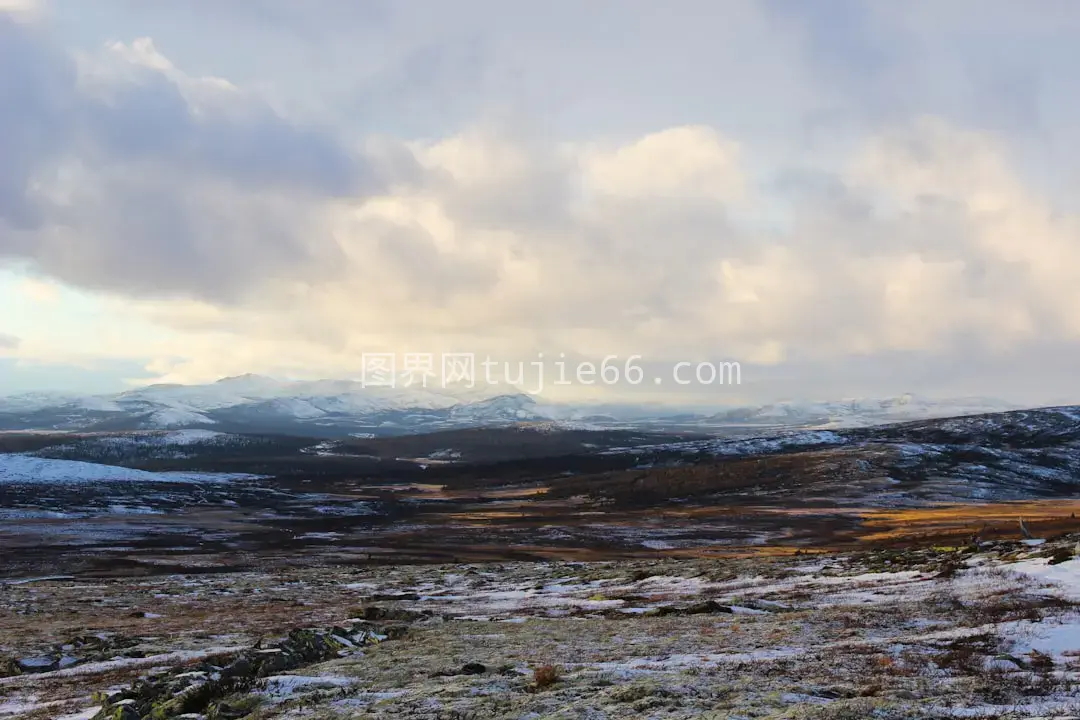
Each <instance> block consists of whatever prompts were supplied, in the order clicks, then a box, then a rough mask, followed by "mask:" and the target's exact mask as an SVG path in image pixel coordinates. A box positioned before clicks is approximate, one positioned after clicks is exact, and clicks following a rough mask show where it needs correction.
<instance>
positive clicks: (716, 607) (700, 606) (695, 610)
mask: <svg viewBox="0 0 1080 720" xmlns="http://www.w3.org/2000/svg"><path fill="white" fill-rule="evenodd" d="M682 612H683V614H686V615H712V614H714V613H727V614H733V613H734V612H735V611H734V610H732V609H731V608H730V607H729V606H727V605H721V604H720V603H718V602H716V601H715V600H706V601H705V602H701V603H696V604H694V605H691V606H690V607H688V608H685V609H684V610H683V611H682Z"/></svg>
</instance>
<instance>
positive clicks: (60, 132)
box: [0, 2, 1080, 393]
mask: <svg viewBox="0 0 1080 720" xmlns="http://www.w3.org/2000/svg"><path fill="white" fill-rule="evenodd" d="M206 7H207V10H208V12H209V11H212V8H211V7H210V5H207V6H206ZM268 7H270V6H268ZM273 7H277V4H276V3H275V4H274V5H273ZM395 7H396V6H390V5H387V6H386V7H385V8H384V9H383V12H381V13H380V14H379V16H378V17H377V18H376V19H375V20H373V22H375V23H376V24H377V25H378V27H379V29H380V32H384V31H385V32H386V33H388V34H389V35H390V36H391V39H390V40H387V46H386V48H387V54H388V55H394V56H395V57H397V58H399V59H400V60H401V63H400V64H399V65H397V66H395V65H394V64H393V63H390V64H389V65H388V66H383V67H379V68H378V69H377V70H374V71H371V72H369V71H368V70H367V69H365V70H364V71H363V73H360V74H365V75H366V76H367V77H368V80H371V83H370V84H369V85H368V86H366V87H365V88H363V89H364V90H365V92H359V93H358V94H357V97H359V98H361V100H362V101H363V102H365V103H375V102H379V103H382V104H380V105H379V106H378V107H375V108H373V109H372V111H371V113H369V114H367V115H363V114H362V113H357V116H361V120H359V121H357V122H356V123H352V118H353V115H352V114H351V113H350V114H349V115H348V117H347V118H346V117H345V116H342V117H341V118H339V126H338V127H337V129H334V128H333V127H328V126H326V125H318V126H316V125H313V124H310V123H304V122H300V121H298V120H295V119H292V118H291V116H289V115H288V114H287V113H285V112H284V111H282V110H280V109H279V105H278V104H277V103H276V102H271V101H270V100H268V99H267V97H266V96H264V95H261V94H259V93H256V92H253V91H252V90H251V89H250V88H247V87H244V86H243V85H242V84H240V83H238V82H234V81H230V80H226V79H224V78H221V77H216V76H210V75H206V74H198V73H189V72H185V70H184V69H182V68H181V67H178V63H174V62H173V61H172V60H170V59H169V58H168V57H165V56H164V55H163V54H162V53H161V52H160V51H159V50H158V48H157V46H155V44H154V43H153V42H152V41H151V40H149V39H138V40H133V41H130V42H126V43H110V44H108V45H106V46H104V47H103V48H102V49H101V50H100V51H99V52H94V53H90V54H81V55H71V54H69V53H67V52H65V51H63V50H62V49H61V48H58V47H57V46H56V44H55V38H54V37H52V36H51V35H50V34H49V30H48V28H47V27H46V26H44V25H35V24H33V23H19V24H17V25H16V24H14V23H11V22H8V23H6V24H5V21H4V19H3V17H2V16H0V104H2V105H3V106H5V107H14V108H17V112H15V113H8V114H6V115H5V116H4V119H0V124H2V125H3V127H0V131H3V132H2V134H0V155H3V156H4V157H5V158H10V162H8V163H6V165H5V166H4V168H3V169H2V170H0V258H7V259H8V260H9V261H11V262H17V263H20V264H27V263H28V264H29V265H30V266H31V269H32V270H33V271H35V272H36V273H37V274H39V275H41V276H47V277H49V278H53V279H54V280H55V281H56V282H59V283H63V284H68V285H74V286H79V287H81V288H89V289H92V290H96V291H99V292H100V293H101V294H103V295H104V296H107V297H108V298H110V302H111V303H113V305H112V307H113V312H115V315H116V317H117V318H119V319H121V321H122V322H124V323H129V322H132V318H136V319H137V322H138V323H140V324H145V325H147V326H153V327H156V328H162V329H164V331H163V333H162V336H161V337H157V338H154V339H153V340H145V339H142V338H141V337H140V335H139V334H138V333H130V334H128V335H127V336H124V337H116V338H113V340H112V341H110V344H109V347H108V348H107V350H108V352H109V353H110V354H111V355H110V356H111V357H121V358H133V357H146V358H149V362H148V368H149V372H151V373H153V374H154V375H155V376H157V377H160V378H162V379H165V380H169V381H194V380H210V379H214V378H216V377H218V376H221V375H228V374H238V373H241V372H247V371H255V372H267V373H271V374H273V373H281V374H290V375H342V374H353V373H355V372H356V371H357V370H358V367H357V365H358V362H359V358H360V355H361V353H363V352H366V351H380V350H396V351H399V352H405V351H432V352H440V351H472V352H477V353H481V354H484V353H490V354H493V355H496V356H498V357H501V358H505V359H507V360H513V359H518V358H522V359H532V358H533V357H535V354H536V353H537V352H544V353H546V354H548V355H549V356H550V355H552V354H557V353H560V352H565V353H567V354H568V355H570V356H573V357H589V358H593V359H595V358H600V357H603V356H605V355H611V354H618V355H620V356H621V357H626V356H628V355H630V354H642V355H644V356H646V357H647V358H648V359H650V360H652V361H676V360H684V359H714V360H716V359H737V360H740V361H743V362H746V363H748V364H752V365H753V366H754V367H756V368H758V369H759V371H760V372H761V373H762V376H763V377H765V376H767V377H779V376H781V375H783V371H784V369H788V370H790V372H793V373H796V374H798V373H802V375H799V377H804V378H814V382H815V383H816V384H817V386H819V387H822V388H825V387H828V388H841V389H842V387H843V378H844V376H845V372H846V371H847V370H848V369H849V368H857V369H859V372H862V373H864V374H865V376H866V377H867V378H871V379H868V380H867V384H868V385H869V384H870V383H871V381H872V382H876V383H882V382H885V380H886V379H888V378H890V377H915V375H914V374H912V372H913V371H909V370H907V366H908V365H910V364H911V362H912V358H918V359H919V361H918V362H919V363H921V366H920V368H921V369H920V370H919V372H920V373H922V374H921V375H920V376H919V377H920V378H921V379H920V382H928V381H927V380H926V377H928V376H929V375H930V374H933V373H931V371H930V370H929V369H928V368H933V372H940V373H942V376H944V374H945V373H946V369H947V368H948V367H949V366H950V364H952V365H957V366H963V367H967V368H969V369H971V372H970V374H971V375H972V376H974V375H976V374H978V373H976V372H975V370H974V369H973V368H975V367H976V366H979V367H984V368H991V367H993V368H1000V367H1002V363H1005V362H1006V361H1004V360H1001V358H1017V357H1020V355H1017V353H1018V348H1024V347H1038V348H1040V353H1045V352H1046V348H1049V347H1058V346H1059V347H1061V348H1063V352H1067V353H1075V348H1076V346H1077V343H1078V342H1080V320H1078V319H1077V318H1080V289H1077V288H1078V287H1080V286H1078V285H1077V283H1076V282H1075V272H1076V271H1075V268H1076V267H1080V207H1076V206H1074V205H1071V204H1070V203H1074V201H1073V200H1071V199H1070V198H1072V194H1071V193H1070V192H1068V188H1069V184H1068V182H1063V183H1062V182H1057V181H1059V180H1061V178H1059V177H1047V176H1046V175H1045V174H1040V173H1039V172H1038V170H1039V169H1040V167H1041V166H1039V167H1036V172H1033V170H1032V167H1033V163H1032V157H1033V156H1032V155H1030V154H1026V151H1027V150H1030V148H1029V146H1028V145H1027V144H1025V143H1028V142H1029V140H1030V137H1035V136H1039V137H1045V138H1050V139H1055V142H1056V141H1057V139H1060V138H1067V137H1071V136H1070V135H1066V134H1065V133H1070V132H1071V133H1073V134H1074V135H1075V133H1074V131H1073V130H1070V129H1069V128H1068V127H1067V123H1062V122H1061V118H1065V117H1070V115H1069V114H1068V112H1067V111H1068V110H1069V108H1067V107H1066V106H1064V105H1060V104H1055V103H1061V102H1064V101H1062V100H1060V99H1055V98H1050V99H1048V98H1047V94H1048V93H1050V92H1051V91H1052V90H1053V89H1054V88H1056V87H1058V83H1059V82H1060V78H1059V77H1058V75H1059V73H1057V72H1054V71H1053V68H1054V67H1056V66H1047V65H1045V64H1040V63H1042V62H1043V61H1042V60H1041V59H1039V58H1035V59H1033V60H1031V61H1030V62H1028V61H1027V60H1026V59H1025V58H1024V57H1021V55H1023V53H1020V54H1017V53H1013V52H1011V51H1010V52H1005V51H1002V53H1000V55H1001V57H997V56H996V55H995V53H991V52H988V51H985V49H983V48H981V45H980V43H981V42H982V40H979V38H982V39H985V38H986V37H991V36H993V35H994V32H992V31H994V30H995V27H997V25H995V24H994V23H1002V24H1008V23H1014V22H1015V23H1017V24H1018V30H1017V32H1018V33H1020V34H1021V35H1023V37H1025V38H1027V39H1028V40H1032V39H1038V38H1040V37H1042V35H1041V34H1040V33H1044V32H1045V27H1044V26H1042V25H1040V24H1039V23H1037V22H1036V21H1034V20H1032V19H1031V18H1027V19H1024V18H1019V17H1017V16H1015V15H1016V14H1015V12H1014V11H1012V10H1010V9H1009V7H1007V6H1006V5H1002V4H997V3H994V4H993V8H992V11H991V12H990V13H989V15H988V17H989V18H990V19H987V18H985V17H982V16H980V17H975V18H974V19H972V18H970V17H968V16H964V17H961V15H962V14H960V13H954V12H952V11H949V12H946V13H945V15H944V16H943V17H942V18H941V23H942V24H943V26H945V27H947V28H952V31H951V32H954V33H955V32H956V31H957V29H958V28H968V25H966V24H965V23H968V22H969V21H970V23H971V27H970V28H969V30H970V33H971V36H973V37H975V38H976V39H977V40H978V41H977V42H976V41H971V42H970V43H969V44H970V47H969V46H968V44H965V45H964V49H963V52H962V53H960V54H961V55H963V57H962V58H960V59H958V58H957V57H956V55H955V53H954V55H949V54H948V53H949V52H952V49H951V48H952V45H953V44H955V43H954V41H955V40H956V37H955V36H954V35H947V34H943V32H944V31H942V30H941V29H940V28H939V26H938V25H936V24H934V23H931V22H930V20H928V19H927V18H932V17H933V16H928V15H926V8H927V7H929V6H924V5H922V4H920V3H912V4H910V5H907V6H905V7H906V8H907V9H905V10H904V11H902V12H901V11H897V10H895V9H887V8H886V6H883V5H879V4H874V3H868V2H861V3H860V2H844V3H832V2H829V3H823V4H819V5H815V6H813V7H809V6H806V7H804V6H803V5H802V4H798V3H788V2H777V3H763V4H754V5H746V6H742V5H740V6H739V8H742V9H740V10H739V11H738V12H735V11H734V10H732V11H731V12H730V13H729V15H730V17H729V18H728V20H729V21H730V22H728V23H720V24H717V23H712V24H710V23H700V27H699V26H698V25H699V24H697V23H695V24H694V26H693V27H690V26H689V24H688V23H687V22H686V21H685V17H684V18H683V19H682V20H678V21H676V19H677V17H678V16H679V15H680V14H679V13H665V12H657V11H655V10H650V9H649V8H650V7H651V6H649V5H647V4H644V3H641V4H635V5H634V6H633V12H630V11H627V13H626V14H604V13H600V12H598V11H597V12H594V11H592V10H589V9H582V10H581V12H580V14H579V15H571V14H569V13H568V12H567V11H566V9H565V8H564V7H562V6H560V7H559V8H556V9H555V10H553V13H554V16H553V17H548V16H546V15H545V16H544V17H543V18H539V17H537V18H532V19H530V20H521V19H518V18H516V17H510V16H509V15H508V14H506V13H501V12H498V11H497V9H495V8H494V6H493V5H490V4H485V3H481V2H472V3H467V4H465V5H461V6H457V7H456V8H455V11H454V12H453V13H450V12H449V11H446V10H440V9H439V8H434V7H433V8H432V12H436V13H439V12H442V13H449V14H448V15H442V16H440V17H438V18H437V20H438V22H435V21H432V23H431V26H432V27H434V26H440V27H441V25H440V23H442V21H443V20H445V21H446V23H448V24H449V25H448V26H447V27H448V29H447V30H446V36H445V37H443V38H442V40H443V42H441V43H440V42H439V38H438V37H431V36H429V35H427V34H425V32H424V31H423V28H427V27H428V25H424V24H423V23H420V22H419V20H418V19H417V17H418V16H417V15H416V13H415V11H412V10H407V9H406V10H402V9H395ZM403 7H404V6H403ZM566 7H569V6H566ZM590 7H591V6H590ZM684 7H687V8H689V7H697V8H698V9H700V10H701V11H702V12H705V11H707V10H708V11H709V12H718V11H714V10H709V8H712V7H713V6H712V5H709V6H708V7H706V5H705V4H699V5H694V4H693V3H687V4H686V5H684ZM734 7H735V6H730V7H729V10H730V9H731V8H734ZM890 7H891V6H890ZM1056 7H1058V9H1059V10H1061V9H1062V8H1064V7H1065V6H1056ZM459 9H460V12H459ZM482 11H483V12H482ZM488 11H490V12H488ZM1061 11H1062V12H1064V10H1061ZM485 13H487V14H485ZM1066 15H1067V13H1066ZM669 16H670V17H669ZM230 17H231V16H230ZM716 17H719V16H716ZM643 18H647V19H649V22H648V23H644V22H642V20H643ZM574 19H577V20H580V22H579V23H576V24H575V23H573V22H570V21H571V20H574ZM1067 19H1068V18H1067V17H1066V18H1064V19H1061V22H1064V20H1067ZM308 20H309V24H308V25H306V26H305V27H306V28H307V29H308V31H309V32H307V33H306V34H305V37H306V38H307V39H306V40H305V43H306V44H308V45H309V46H311V47H317V46H318V45H319V42H320V40H321V35H320V34H319V32H317V31H316V30H317V28H318V27H320V26H319V25H318V23H317V22H316V21H315V20H314V19H312V18H308ZM631 20H633V22H631ZM410 23H411V24H410ZM713 25H716V28H715V32H713V29H712V28H713ZM720 25H723V27H720ZM414 26H415V27H414ZM277 27H278V30H277V31H275V32H279V31H280V32H284V30H283V29H282V26H281V24H280V23H278V24H277ZM417 28H420V29H417ZM496 30H498V32H496ZM324 31H325V32H327V33H329V34H331V35H332V34H333V33H331V32H330V30H328V29H325V28H324ZM395 33H398V34H401V35H402V36H407V37H406V39H404V40H401V39H400V38H398V35H395ZM614 37H618V38H621V40H620V42H619V43H616V42H614V40H612V38H614ZM964 37H965V38H967V37H968V36H966V35H965V36H964ZM553 38H557V39H559V40H560V41H561V40H565V41H566V43H565V45H566V52H565V53H563V52H562V51H560V53H558V54H556V53H554V52H553V51H552V47H553V45H552V42H553ZM627 38H629V40H628V39H627ZM391 40H394V42H391ZM397 40H400V42H397ZM630 40H632V41H633V42H631V41H630ZM609 41H610V42H609ZM964 42H965V43H967V42H968V41H967V40H964ZM391 46H392V47H391ZM624 46H625V47H624ZM560 47H562V46H561V45H560ZM598 48H599V49H598ZM627 48H631V49H630V50H628V49H627ZM710 48H711V49H710ZM691 50H693V52H691ZM699 50H700V51H701V53H702V54H703V55H702V57H703V58H705V59H704V60H700V61H698V60H694V61H693V62H691V59H692V58H697V57H698V56H697V51H699ZM969 50H970V52H968V51H969ZM340 51H341V49H340V47H338V48H337V49H335V50H334V52H340ZM924 51H925V53H926V56H927V57H928V58H929V59H928V60H925V61H924V60H922V59H920V57H921V53H923V52H924ZM444 60H446V63H447V64H446V66H444V64H443V61H444ZM451 66H452V67H451ZM314 67H315V68H316V69H319V67H320V66H319V65H318V64H317V63H316V65H315V66H314ZM358 72H359V71H358ZM714 73H715V74H716V78H713V77H712V75H713V74H714ZM372 78H374V79H373V80H372ZM320 79H321V78H320ZM1029 79H1030V82H1029ZM314 80H315V78H314V77H313V81H314ZM323 80H325V79H323ZM518 80H520V86H521V88H520V89H521V94H520V96H519V95H515V94H513V93H511V92H509V91H508V90H507V88H508V87H509V86H511V85H513V84H514V82H517V81H518ZM512 81H513V82H512ZM551 88H558V92H555V91H554V90H550V89H551ZM343 94H346V93H344V91H343ZM489 94H495V95H498V97H495V98H492V97H489ZM504 94H505V97H504ZM506 98H509V99H506ZM522 98H524V99H522ZM710 98H711V100H710ZM1009 98H1017V99H1020V100H1022V103H1021V105H1022V107H1018V108H1015V112H1012V111H1010V112H1011V113H1012V114H1010V113H1007V112H1005V110H1004V109H1003V107H1004V106H1005V105H1009V104H1010V101H1009ZM353 100H355V98H353ZM519 100H520V104H519ZM555 100H560V101H563V100H565V106H566V107H567V108H569V109H568V110H566V111H565V113H564V114H559V113H556V111H555V110H553V109H552V108H554V107H556V106H558V107H562V104H559V103H556V102H555ZM489 101H490V102H489ZM507 106H509V109H508V107H507ZM350 107H352V106H350ZM410 108H411V109H412V110H413V111H416V110H417V109H421V110H423V111H424V112H423V115H424V118H423V119H422V121H414V120H409V119H408V118H406V117H405V116H404V114H403V113H407V112H408V111H409V110H410ZM536 108H541V110H540V111H537V112H531V113H530V112H529V111H530V110H535V109H536ZM1074 109H1075V108H1074ZM443 110H445V111H446V114H445V116H444V115H441V114H440V113H441V111H443ZM562 112H563V111H560V113H562ZM447 117H450V118H453V120H454V121H453V122H447V121H446V118H447ZM371 118H375V120H376V121H377V122H376V125H377V128H375V129H378V130H380V131H381V133H375V132H373V131H372V128H371V127H369V126H367V125H365V124H364V122H363V121H364V120H366V121H371ZM625 118H631V120H625ZM398 119H400V121H401V122H400V123H396V122H395V121H396V120H398ZM459 121H461V122H459ZM560 123H563V124H560ZM346 125H350V127H349V128H348V131H346V128H345V126H346ZM419 126H422V132H420V131H417V130H416V128H417V127H419ZM387 128H390V130H391V132H387ZM401 128H404V129H401ZM568 128H569V129H568ZM1044 131H1045V132H1044ZM346 137H348V139H345V138H346ZM1078 140H1080V139H1078ZM1062 147H1063V148H1064V151H1063V153H1064V154H1063V156H1062V157H1063V158H1064V157H1066V156H1067V155H1068V152H1067V151H1068V149H1069V148H1070V147H1075V148H1076V149H1080V142H1077V143H1076V144H1075V146H1071V145H1068V144H1063V145H1062ZM1058 164H1059V165H1060V166H1061V167H1064V164H1065V163H1064V160H1063V159H1062V160H1060V161H1059V163H1058ZM1035 165H1036V166H1037V165H1038V164H1037V163H1035ZM1055 168H1057V165H1055ZM1066 180H1067V178H1066ZM35 347H36V346H35ZM23 350H24V351H26V352H29V350H27V349H26V348H23ZM46 350H47V351H48V352H47V353H46ZM62 350H63V349H62V348H56V347H53V346H52V345H50V346H49V347H48V348H43V349H41V350H40V353H41V354H56V353H61V354H62ZM101 352H105V349H102V350H101ZM991 356H993V357H994V358H997V359H995V360H993V361H992V362H991V361H988V360H985V358H988V357H991ZM875 361H877V362H879V363H880V365H879V366H874V362H875ZM1009 362H1012V360H1010V361H1009ZM868 367H869V368H871V369H869V370H868V369H867V368H868ZM770 368H771V369H770ZM923 370H925V372H923ZM986 372H987V373H989V372H990V370H987V371H986ZM951 377H954V381H955V377H956V376H955V373H954V374H953V375H952V376H951ZM962 379H963V378H960V380H962ZM778 382H779V381H778ZM790 385H791V383H790V382H788V384H787V385H785V387H789V386H790ZM900 389H912V388H900ZM916 389H917V388H916ZM699 390H700V389H699ZM810 392H811V393H812V391H810ZM830 392H833V391H832V390H830Z"/></svg>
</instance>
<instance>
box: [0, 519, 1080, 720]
mask: <svg viewBox="0 0 1080 720" xmlns="http://www.w3.org/2000/svg"><path fill="white" fill-rule="evenodd" d="M1078 541H1080V536H1075V535H1074V536H1065V537H1060V538H1057V539H1053V540H1049V541H1046V542H1043V541H1038V540H1029V541H1023V542H1021V541H993V542H985V543H982V544H977V545H965V546H960V547H928V548H922V549H903V550H899V549H880V550H873V551H866V552H859V553H845V554H834V553H813V554H798V555H786V556H779V557H764V556H748V557H743V558H727V559H700V558H699V559H677V558H663V559H653V560H644V559H639V560H627V561H618V562H589V563H576V562H564V561H557V562H548V563H504V564H498V565H495V564H453V565H426V566H398V567H353V568H345V567H340V566H337V567H332V566H331V567H310V568H299V569H298V568H290V569H288V570H284V571H252V572H233V573H216V574H197V575H190V574H189V575H170V576H157V577H138V578H112V579H96V580H91V579H72V578H62V577H61V578H36V579H35V578H24V579H22V580H19V581H9V582H7V583H6V584H2V585H0V718H67V719H68V720H71V719H72V718H86V719H89V718H120V719H134V718H168V717H185V718H208V719H209V718H433V719H434V718H545V717H551V718H642V717H649V718H700V717H713V718H740V717H743V718H865V717H879V718H910V717H923V718H945V717H1073V716H1080V694H1078V693H1077V682H1078V680H1080V614H1078V613H1077V603H1080V558H1075V557H1074V556H1075V553H1076V550H1077V544H1078Z"/></svg>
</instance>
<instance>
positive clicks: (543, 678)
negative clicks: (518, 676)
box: [533, 665, 559, 689]
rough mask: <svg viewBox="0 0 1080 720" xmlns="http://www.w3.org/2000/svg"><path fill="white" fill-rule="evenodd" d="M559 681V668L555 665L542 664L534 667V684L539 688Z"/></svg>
mask: <svg viewBox="0 0 1080 720" xmlns="http://www.w3.org/2000/svg"><path fill="white" fill-rule="evenodd" d="M558 681H559V668H557V667H555V666H554V665H541V666H540V667H537V668H535V669H533V684H534V685H535V686H536V687H537V688H538V689H539V688H546V687H550V686H552V685H554V684H555V683H557V682H558Z"/></svg>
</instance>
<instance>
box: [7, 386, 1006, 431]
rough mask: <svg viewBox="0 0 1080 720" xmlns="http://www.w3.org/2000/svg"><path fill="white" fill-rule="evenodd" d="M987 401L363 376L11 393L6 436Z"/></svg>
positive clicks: (865, 412) (726, 425) (663, 420)
mask: <svg viewBox="0 0 1080 720" xmlns="http://www.w3.org/2000/svg"><path fill="white" fill-rule="evenodd" d="M1015 408H1016V406H1015V405H1011V404H1010V403H1007V402H1004V401H1000V400H994V399H987V398H962V399H950V400H930V399H926V398H922V397H917V396H915V395H911V394H905V395H901V396H897V397H891V398H883V399H854V400H842V401H831V402H778V403H770V404H764V405H748V406H739V407H717V408H709V409H705V410H702V409H695V410H693V411H687V410H680V409H678V408H672V407H667V406H662V405H641V404H639V405H634V404H608V405H572V404H556V403H549V402H545V401H544V400H542V399H541V398H539V397H536V396H532V395H528V394H525V393H522V392H520V391H518V390H517V389H515V388H512V387H509V388H507V387H499V386H487V387H473V388H468V387H464V386H462V387H445V388H444V387H407V388H406V387H397V388H391V387H371V386H370V385H368V386H365V385H364V384H363V383H360V382H358V381H354V380H315V381H290V380H279V379H275V378H270V377H265V376H260V375H250V374H249V375H240V376H236V377H229V378H223V379H221V380H219V381H217V382H214V383H209V384H205V385H178V384H156V385H148V386H146V387H141V388H137V389H133V390H129V391H125V392H121V393H116V394H111V395H85V396H84V395H74V394H61V393H27V394H22V395H13V396H8V397H2V398H0V430H8V431H12V430H49V431H75V430H77V431H81V432H96V431H123V430H148V429H182V428H204V429H211V428H212V429H215V430H220V431H225V432H249V433H256V432H257V433H279V434H291V435H305V436H313V437H344V436H349V435H354V436H378V435H398V434H407V433H415V432H430V431H435V430H445V429H452V428H462V427H483V426H494V425H507V424H514V423H523V422H525V423H538V422H548V423H551V422H554V423H557V424H559V425H561V426H571V427H578V428H584V429H588V428H590V427H597V428H613V427H621V428H649V429H654V430H664V429H671V430H694V429H699V430H716V429H728V430H730V431H732V432H741V431H760V430H761V429H763V428H804V427H826V428H828V427H860V426H869V425H879V424H885V423H891V422H902V421H907V420H920V419H927V418H934V417H951V416H958V415H973V414H979V413H986V412H996V411H1002V410H1009V409H1015Z"/></svg>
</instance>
